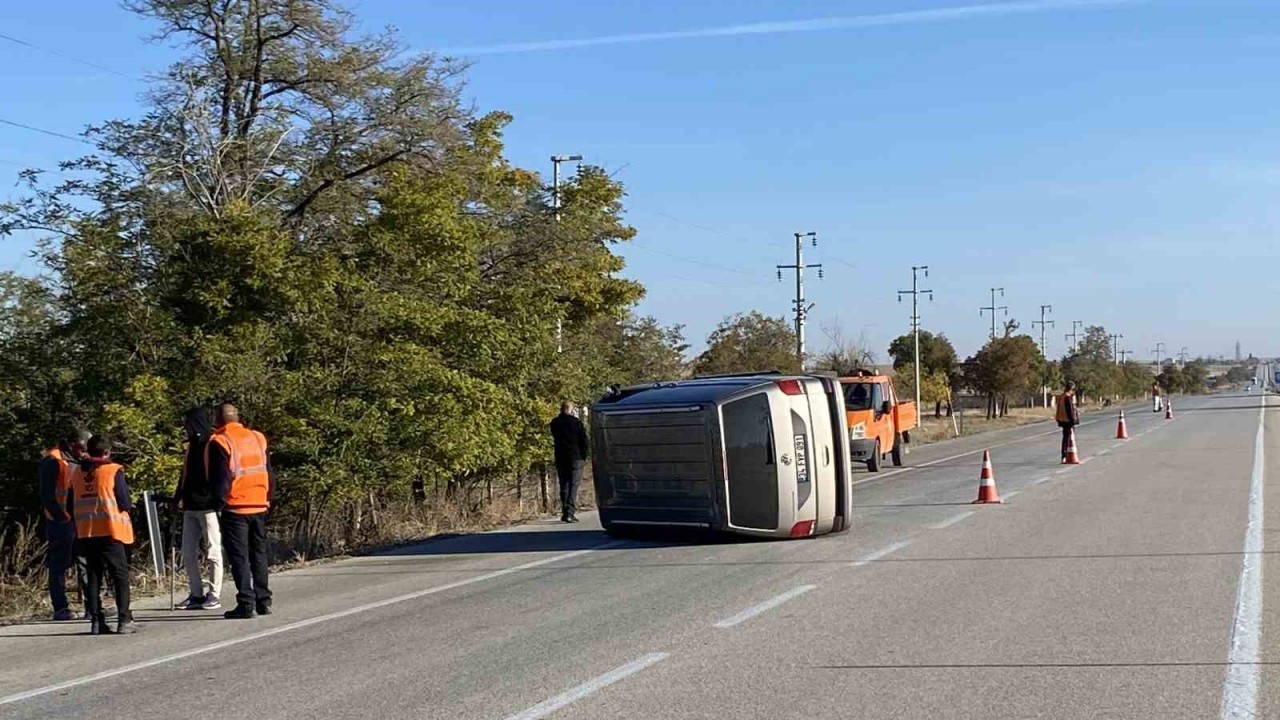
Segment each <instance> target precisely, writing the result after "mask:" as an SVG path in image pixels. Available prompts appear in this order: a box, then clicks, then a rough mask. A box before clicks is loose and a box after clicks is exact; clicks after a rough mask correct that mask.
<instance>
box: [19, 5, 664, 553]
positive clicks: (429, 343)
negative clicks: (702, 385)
mask: <svg viewBox="0 0 1280 720" xmlns="http://www.w3.org/2000/svg"><path fill="white" fill-rule="evenodd" d="M129 7H131V8H133V9H134V10H135V11H137V12H139V13H141V14H142V15H144V16H146V17H149V18H151V19H153V20H154V21H155V22H156V24H157V26H158V28H159V29H158V32H157V34H158V36H159V37H161V38H164V39H168V40H170V41H174V42H178V43H181V44H182V45H183V47H185V48H186V52H187V55H186V57H185V58H184V59H183V60H182V61H181V62H179V63H177V64H175V65H174V66H173V67H172V68H171V69H170V70H169V71H168V72H167V73H166V74H165V75H164V76H163V77H161V78H160V79H159V80H158V81H157V82H156V83H155V84H154V85H153V87H152V88H151V92H150V93H149V95H148V96H147V112H146V113H145V114H143V116H142V117H141V118H139V119H135V120H111V121H108V122H106V123H104V124H103V125H101V126H99V127H98V128H95V129H93V130H92V131H91V133H90V137H91V138H92V139H93V141H94V143H95V145H96V151H95V152H94V153H93V154H91V155H89V156H87V157H84V158H80V159H76V160H73V161H70V162H68V163H66V167H68V168H73V169H76V170H79V171H82V172H80V173H77V176H78V177H82V178H84V179H77V180H68V181H64V182H61V183H59V184H55V185H46V184H45V183H44V182H43V179H42V178H40V177H38V176H37V175H35V174H28V175H27V178H28V180H29V181H30V184H29V186H28V192H27V194H26V195H25V196H23V197H20V198H19V199H18V200H16V201H13V202H9V203H7V204H5V205H3V206H0V235H3V234H6V233H11V232H15V231H18V230H35V231H39V232H42V233H43V234H44V235H45V236H46V237H47V238H48V239H47V240H46V242H45V243H44V245H43V246H42V254H41V259H42V261H43V263H44V266H45V271H46V273H45V275H44V276H43V278H42V279H39V280H35V279H26V278H18V277H14V276H12V275H6V276H3V277H0V315H3V317H0V320H3V322H0V399H2V400H4V401H5V402H4V403H3V406H4V409H3V410H0V413H2V414H3V417H2V419H3V421H4V422H3V426H2V427H0V473H2V476H3V477H4V478H6V481H5V482H6V483H8V484H6V485H5V486H4V487H3V490H4V491H5V492H6V498H10V497H14V496H16V495H24V494H25V495H24V498H20V499H26V500H27V501H30V497H29V490H18V489H16V488H17V486H18V485H19V484H20V485H21V487H22V488H30V487H33V484H32V483H31V482H30V478H31V477H32V473H33V472H34V470H33V468H34V462H35V461H36V460H37V459H38V452H39V450H40V449H41V448H42V447H44V446H47V445H48V444H50V443H51V442H52V440H53V438H54V437H56V433H57V432H58V431H59V430H60V429H61V428H64V427H65V426H67V425H68V424H69V423H71V422H87V423H89V424H90V426H91V427H92V428H93V429H94V430H95V431H98V432H105V433H109V434H111V435H113V436H114V437H115V439H116V441H117V448H118V450H119V454H120V456H121V457H122V459H124V460H125V461H126V462H127V463H128V465H129V467H130V472H131V475H132V477H133V481H134V483H135V484H136V485H137V486H138V487H139V488H162V487H167V486H171V485H172V483H173V482H174V481H175V479H176V476H177V458H178V457H179V450H180V443H181V434H180V431H179V424H180V418H181V411H182V410H183V409H185V408H186V407H189V406H190V405H191V404H193V403H209V402H212V401H216V400H223V399H226V400H231V401H234V402H236V403H237V404H239V405H240V407H241V410H242V414H243V415H244V416H245V417H246V418H247V419H248V420H249V422H250V423H251V424H252V425H254V426H256V427H258V428H260V429H262V430H263V431H264V432H265V433H266V434H267V436H268V437H269V438H270V439H271V441H272V444H273V447H274V450H275V464H276V467H277V470H278V474H279V476H280V481H281V492H280V497H281V498H282V501H283V502H284V504H285V511H286V517H287V518H291V519H292V520H294V521H295V522H296V524H297V527H298V529H299V532H300V533H302V534H303V535H305V536H307V537H310V536H311V535H313V534H314V533H313V530H314V524H315V520H316V518H317V517H319V516H321V515H322V514H323V513H325V512H326V511H327V510H329V509H332V508H335V507H341V506H342V505H343V504H344V503H345V502H346V501H348V500H350V499H352V498H356V497H360V498H364V497H367V496H368V495H369V494H370V493H375V494H380V495H384V496H387V497H392V498H394V497H407V495H408V492H409V488H410V485H411V483H412V482H413V481H422V482H424V483H426V484H427V485H428V486H432V485H438V486H442V487H445V488H447V489H448V490H449V491H451V492H455V493H457V492H462V493H466V492H468V491H469V489H470V488H472V487H474V486H475V484H476V483H478V482H480V481H481V480H486V481H487V480H489V479H491V478H495V477H499V478H501V477H510V476H511V475H512V474H513V473H517V472H521V471H524V470H525V469H527V468H529V467H530V466H531V465H535V464H537V463H539V462H542V461H544V460H545V459H546V458H547V457H548V455H549V449H548V442H547V438H546V434H545V423H546V421H547V420H548V419H549V418H550V417H551V416H552V415H553V413H554V409H555V406H556V404H557V403H558V401H559V400H561V399H566V398H569V399H577V400H588V399H590V398H592V397H594V396H595V394H596V393H598V392H600V391H601V390H602V389H603V388H604V387H606V386H607V384H609V383H612V382H617V381H620V380H621V381H639V380H645V379H652V378H658V377H670V376H672V375H674V374H679V372H680V370H681V364H682V353H683V351H684V349H685V346H684V343H683V338H682V337H681V333H680V330H679V328H664V327H662V326H660V325H658V324H657V323H656V322H655V321H653V320H652V319H651V318H635V317H633V316H632V315H631V313H630V308H631V307H632V306H634V304H635V303H636V302H637V301H638V300H639V299H640V298H641V296H642V294H643V288H641V287H640V286H639V285H638V284H637V283H635V282H633V281H629V280H625V279H622V278H620V277H618V273H619V271H620V270H621V269H622V267H623V263H622V259H621V258H620V257H619V256H618V255H616V254H615V253H614V252H613V251H612V248H613V247H614V246H615V245H617V244H618V243H622V242H626V241H628V240H630V239H631V238H632V237H633V236H634V234H635V231H634V230H633V229H632V228H630V227H628V226H627V225H626V224H624V223H623V222H622V219H621V216H622V212H623V205H622V201H623V189H622V187H621V186H620V185H618V184H617V183H616V182H614V181H613V180H612V179H610V178H609V177H608V176H607V175H606V174H605V173H603V172H602V171H601V170H599V169H598V168H593V167H589V166H584V167H582V168H581V169H580V170H579V172H578V174H577V176H576V177H574V178H572V179H570V180H569V181H568V182H567V183H565V184H564V185H563V186H562V188H561V202H562V209H561V211H560V213H559V219H558V220H557V218H556V216H555V214H553V213H552V211H551V208H550V205H549V202H548V199H549V198H548V193H547V188H546V187H545V185H544V184H543V183H542V182H541V179H540V178H539V177H538V175H537V174H536V173H534V172H531V171H529V170H525V169H521V168H518V167H514V166H512V165H511V164H510V163H508V161H507V160H506V159H505V158H504V157H503V143H502V131H503V128H504V127H505V125H506V124H507V123H508V122H509V121H510V118H509V117H508V116H507V115H505V114H503V113H499V112H495V113H490V114H486V115H476V114H474V113H472V112H471V111H470V110H469V109H468V108H467V107H465V106H464V105H462V104H461V102H460V101H459V97H458V96H459V91H460V87H461V86H460V83H459V73H460V69H459V68H458V67H457V66H456V65H453V64H451V63H448V62H445V61H441V60H440V59H438V58H435V57H433V56H431V55H429V54H428V55H406V54H404V53H402V52H401V48H400V47H399V46H398V44H397V43H396V41H395V38H394V36H392V35H384V36H379V37H375V38H358V37H354V36H353V35H352V33H351V32H350V28H351V25H352V19H351V17H350V16H349V15H348V14H346V13H345V12H344V11H342V10H341V9H340V8H338V7H336V6H335V5H333V4H331V3H330V2H328V1H327V0H254V1H252V2H223V1H219V2H197V1H196V0H136V1H134V2H131V3H129ZM619 319H621V320H619ZM558 321H559V322H561V323H562V324H563V328H564V339H565V342H564V345H565V351H564V352H563V353H558V352H557V350H556V327H557V322H558ZM9 479H11V480H9Z"/></svg>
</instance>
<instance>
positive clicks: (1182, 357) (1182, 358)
mask: <svg viewBox="0 0 1280 720" xmlns="http://www.w3.org/2000/svg"><path fill="white" fill-rule="evenodd" d="M1188 357H1190V355H1188V354H1187V348H1186V347H1183V348H1182V349H1181V350H1179V351H1178V365H1179V366H1180V367H1184V368H1185V367H1186V366H1187V358H1188Z"/></svg>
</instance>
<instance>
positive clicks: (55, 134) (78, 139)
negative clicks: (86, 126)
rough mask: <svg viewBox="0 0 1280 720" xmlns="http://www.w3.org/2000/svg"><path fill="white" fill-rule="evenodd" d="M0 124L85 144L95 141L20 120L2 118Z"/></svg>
mask: <svg viewBox="0 0 1280 720" xmlns="http://www.w3.org/2000/svg"><path fill="white" fill-rule="evenodd" d="M0 125H11V126H13V127H16V128H22V129H23V130H30V131H31V132H38V133H42V134H44V135H50V136H53V137H56V138H62V139H63V140H72V141H74V142H78V143H84V144H85V145H93V143H91V142H89V141H88V140H85V139H84V138H82V137H76V136H74V135H66V134H64V133H60V132H56V131H54V130H45V129H44V128H38V127H36V126H34V125H24V124H22V123H20V122H14V121H12V120H5V119H4V118H0Z"/></svg>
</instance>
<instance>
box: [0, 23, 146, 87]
mask: <svg viewBox="0 0 1280 720" xmlns="http://www.w3.org/2000/svg"><path fill="white" fill-rule="evenodd" d="M0 40H7V41H8V42H11V43H14V44H15V45H21V46H23V47H29V48H31V49H32V50H39V51H40V52H42V53H46V54H48V55H52V56H54V57H57V58H62V59H63V60H67V61H69V62H73V63H77V64H79V65H84V66H85V67H91V68H93V69H95V70H101V71H102V72H105V73H111V74H112V75H116V76H119V77H122V78H128V79H130V80H144V81H145V78H142V77H139V76H137V75H130V74H128V73H123V72H120V71H119V70H115V69H113V68H109V67H107V66H106V65H99V64H98V63H95V62H91V61H89V60H82V59H80V58H78V57H75V56H72V55H67V54H65V53H60V52H58V51H57V50H53V49H50V48H47V47H43V46H41V45H36V44H35V43H33V42H27V41H26V40H23V39H21V38H16V37H14V36H12V35H5V34H4V33H0Z"/></svg>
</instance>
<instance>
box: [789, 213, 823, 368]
mask: <svg viewBox="0 0 1280 720" xmlns="http://www.w3.org/2000/svg"><path fill="white" fill-rule="evenodd" d="M795 237H796V264H795V265H779V266H778V280H782V271H783V270H795V271H796V300H795V303H796V358H797V359H799V360H800V368H801V369H804V322H805V317H806V316H807V315H808V314H809V311H810V310H811V309H813V306H812V305H805V304H804V269H805V268H817V269H818V278H819V279H821V278H822V263H816V264H814V263H811V264H809V265H805V264H804V239H805V238H810V240H811V241H812V242H813V246H814V247H817V246H818V233H815V232H807V233H799V232H798V233H795Z"/></svg>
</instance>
